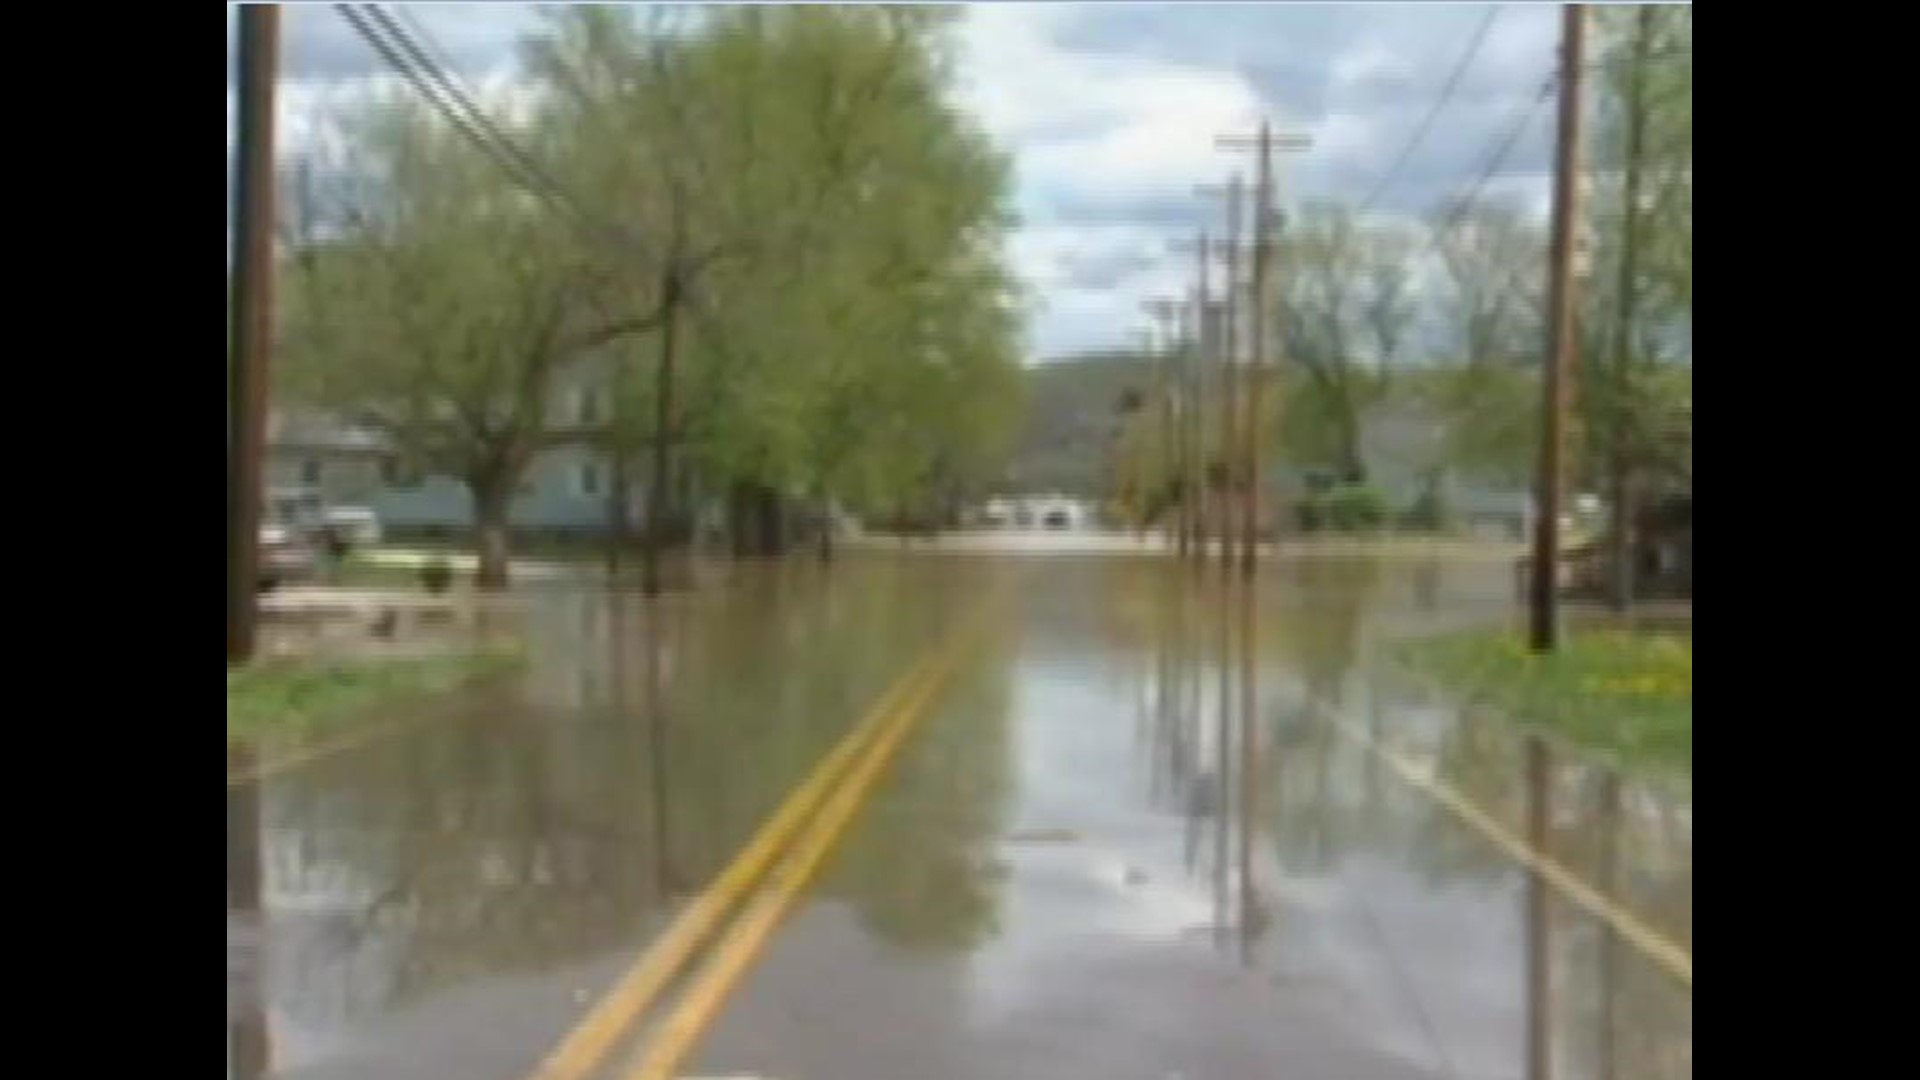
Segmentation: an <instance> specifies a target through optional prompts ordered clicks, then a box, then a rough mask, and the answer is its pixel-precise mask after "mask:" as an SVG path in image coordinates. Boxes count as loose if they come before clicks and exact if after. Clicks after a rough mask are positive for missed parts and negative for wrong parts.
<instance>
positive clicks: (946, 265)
mask: <svg viewBox="0 0 1920 1080" xmlns="http://www.w3.org/2000/svg"><path fill="white" fill-rule="evenodd" d="M669 19H670V16H663V15H660V14H658V13H652V14H651V22H650V24H649V25H648V26H646V27H644V28H643V27H641V26H639V25H637V24H636V23H635V22H634V21H633V19H632V18H631V17H630V16H629V15H628V14H626V13H622V12H610V11H606V10H603V9H569V10H566V11H562V12H559V13H556V14H554V15H552V16H551V17H550V20H549V24H550V25H549V30H548V32H547V34H546V35H545V36H544V37H542V38H541V39H539V40H538V41H536V42H535V43H534V44H533V45H531V46H530V48H529V52H530V55H531V56H532V57H533V61H534V64H533V66H534V69H535V71H536V72H537V73H539V74H540V75H541V76H542V78H543V79H544V80H545V81H547V82H549V83H551V84H552V85H553V86H554V87H555V88H556V93H555V95H554V105H553V106H552V118H551V121H550V122H551V123H552V124H553V126H555V127H556V128H557V129H558V130H562V131H569V132H574V133H576V134H575V136H574V137H573V138H571V139H570V140H565V146H566V151H565V156H564V160H565V161H566V162H567V165H566V168H565V172H566V173H567V174H569V175H572V176H575V177H577V178H578V184H577V185H576V186H578V187H582V188H585V189H586V190H590V191H593V192H595V194H596V198H597V199H598V200H600V201H604V202H605V203H607V204H608V205H609V206H610V207H612V208H614V211H615V212H617V213H618V214H619V215H621V216H622V218H623V219H624V220H626V221H629V222H631V223H632V225H633V228H634V229H635V230H636V231H638V232H640V233H642V234H644V235H651V236H654V237H665V238H668V239H667V240H665V241H662V242H661V246H663V247H667V248H670V249H675V250H678V251H679V252H680V253H681V255H682V256H684V257H685V259H686V261H687V262H688V263H690V264H692V265H696V266H698V267H699V272H698V274H697V276H695V277H693V278H692V279H691V280H688V281H686V282H685V283H684V284H685V287H686V289H687V291H688V292H689V294H690V295H691V297H692V299H691V301H690V302H689V303H688V305H687V307H686V310H685V318H684V326H685V330H686V334H687V337H686V356H687V363H686V366H685V371H684V382H683V384H682V386H683V389H682V392H681V393H680V394H678V395H676V397H677V402H676V404H677V405H678V406H679V408H680V414H681V415H680V421H681V423H682V424H684V425H685V428H686V430H687V432H688V434H689V444H688V450H689V454H690V461H691V463H692V464H693V465H694V466H696V467H697V468H698V469H699V470H700V471H701V472H703V473H704V474H705V475H707V476H708V477H710V478H712V479H714V480H715V481H716V482H718V483H720V484H725V483H730V482H734V481H745V482H751V483H756V484H764V485H766V486H768V487H770V488H772V489H774V490H777V491H781V492H786V493H791V494H804V495H810V496H819V497H826V498H834V499H837V500H840V501H843V502H846V503H849V504H852V505H854V506H856V507H860V508H866V509H877V508H883V507H890V506H892V505H894V504H896V503H898V502H900V501H902V500H910V499H913V498H918V497H924V496H926V495H928V494H929V493H930V492H931V491H932V490H933V489H934V488H936V487H938V486H940V485H942V484H947V483H964V482H968V481H976V480H978V479H979V478H981V477H982V476H984V475H990V474H991V473H992V472H993V471H994V470H995V469H996V468H997V464H998V457H999V455H1000V453H1001V452H1002V451H1003V450H1004V448H1005V446H1006V443H1007V440H1008V438H1009V436H1010V433H1011V424H1012V421H1013V419H1014V418H1015V417H1016V416H1017V410H1018V406H1019V399H1018V393H1019V383H1020V380H1019V372H1018V357H1017V355H1016V351H1015V350H1016V347H1017V342H1018V337H1019V328H1020V314H1021V312H1020V307H1019V304H1018V298H1017V297H1016V295H1015V293H1014V289H1013V285H1012V278H1011V275H1010V274H1009V273H1008V271H1007V269H1006V267H1005V265H1004V260H1003V257H1002V253H1001V250H1000V238H1001V236H1002V235H1003V233H1004V230H1005V228H1006V226H1007V225H1008V224H1009V221H1008V217H1007V214H1006V212H1005V204H1006V195H1007V182H1008V180H1007V171H1006V167H1005V163H1004V161H1003V160H1002V158H1001V157H1000V155H999V154H998V153H997V152H996V151H994V150H993V148H992V147H991V146H990V145H988V144H987V142H986V141H985V139H984V138H983V137H982V136H981V135H980V134H979V133H977V132H975V131H973V130H972V129H970V128H969V127H968V126H967V125H966V124H965V123H964V122H963V121H962V119H961V117H960V116H959V114H958V113H956V112H955V111H954V110H953V109H952V108H951V107H949V106H948V105H947V104H946V100H945V99H946V94H947V89H948V88H947V76H946V74H945V71H944V66H945V65H944V61H943V51H942V50H943V40H942V36H941V35H942V34H943V32H944V31H943V29H942V28H943V26H944V24H945V22H946V21H947V20H944V19H941V18H936V17H929V16H926V15H923V14H918V13H903V12H899V11H894V10H890V9H877V8H817V7H816V8H790V9H778V10H773V9H715V10H711V11H707V12H703V13H702V17H701V18H700V19H699V21H698V23H697V25H678V26H676V25H669V22H668V20H669ZM662 257H664V256H662ZM642 262H643V263H644V260H642ZM634 285H635V288H637V289H640V290H642V291H644V290H646V289H648V288H650V287H651V285H650V278H649V276H648V275H647V273H645V272H644V269H643V271H642V272H640V273H639V274H638V275H637V276H636V278H635V281H634ZM640 363H642V364H644V363H646V361H644V360H641V361H640ZM629 366H632V365H631V364H630V365H629ZM644 404H645V403H642V402H639V401H635V402H633V403H632V406H633V407H630V408H626V409H623V410H622V411H621V412H622V415H624V416H632V417H637V418H639V419H638V421H637V422H638V423H639V424H640V425H641V426H643V427H650V425H651V423H652V415H653V414H652V410H651V409H650V408H645V407H643V406H644Z"/></svg>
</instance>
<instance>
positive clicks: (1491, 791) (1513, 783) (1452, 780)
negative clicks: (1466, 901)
mask: <svg viewBox="0 0 1920 1080" xmlns="http://www.w3.org/2000/svg"><path fill="white" fill-rule="evenodd" d="M1524 745H1525V744H1524V740H1522V739H1520V738H1518V737H1516V735H1515V733H1514V732H1513V731H1512V730H1511V729H1509V728H1507V727H1506V726H1505V724H1504V722H1503V721H1501V720H1500V719H1499V718H1498V717H1492V716H1480V717H1474V716H1461V717H1460V718H1459V719H1458V720H1457V721H1456V722H1453V723H1450V724H1448V725H1447V729H1446V731H1445V733H1444V734H1443V735H1442V736H1441V740H1440V747H1439V762H1438V765H1439V767H1438V770H1437V773H1438V778H1439V779H1440V781H1441V782H1442V783H1445V784H1446V785H1447V786H1449V787H1451V788H1453V789H1454V790H1456V791H1458V792H1460V793H1461V794H1462V795H1464V796H1466V797H1467V798H1468V799H1470V800H1472V802H1473V803H1474V805H1476V806H1478V807H1479V808H1480V809H1482V810H1484V811H1485V812H1486V813H1487V814H1488V815H1489V816H1491V817H1492V818H1493V819H1494V820H1495V821H1498V822H1500V823H1502V824H1503V825H1505V826H1506V827H1507V828H1509V829H1514V830H1517V829H1518V828H1520V825H1521V823H1522V822H1523V821H1524V820H1525V813H1526V802H1525V800H1526V795H1527V793H1526V776H1525V771H1524V762H1523V755H1522V750H1523V749H1524ZM1427 805H1428V807H1429V809H1428V811H1427V812H1426V814H1425V817H1424V821H1423V824H1422V825H1421V828H1420V833H1419V837H1418V842H1417V844H1416V846H1415V851H1417V852H1418V853H1419V855H1418V857H1419V859H1420V862H1421V867H1422V869H1423V870H1424V871H1425V872H1426V873H1427V874H1428V875H1429V876H1430V877H1431V878H1432V879H1433V880H1435V881H1451V880H1456V879H1461V878H1479V879H1491V878H1497V877H1499V876H1501V875H1503V874H1506V873H1510V872H1511V871H1512V868H1513V864H1512V861H1511V860H1510V859H1508V858H1507V857H1506V856H1505V855H1504V854H1502V853H1501V852H1500V850H1499V849H1497V848H1495V847H1494V846H1493V845H1492V844H1491V843H1490V842H1488V841H1487V839H1486V838H1485V837H1483V836H1481V835H1480V834H1479V833H1478V832H1476V831H1474V830H1473V829H1471V828H1469V827H1468V826H1466V825H1465V824H1463V823H1461V821H1460V820H1459V819H1458V818H1456V817H1455V816H1454V815H1453V813H1452V812H1451V811H1449V810H1447V809H1446V808H1445V807H1442V806H1440V805H1439V804H1437V803H1432V802H1428V804H1427Z"/></svg>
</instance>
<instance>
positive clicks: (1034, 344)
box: [227, 3, 1559, 360]
mask: <svg viewBox="0 0 1920 1080" xmlns="http://www.w3.org/2000/svg"><path fill="white" fill-rule="evenodd" d="M406 6H407V8H408V13H409V14H410V15H411V16H412V18H413V19H414V20H415V21H417V22H418V23H419V24H420V25H422V26H424V27H425V28H426V30H427V31H428V33H429V35H430V36H431V39H432V40H433V41H434V42H435V43H436V44H437V45H438V46H439V48H440V50H441V51H442V52H443V53H444V54H446V56H447V58H448V59H449V61H450V62H451V63H452V64H453V66H454V67H455V68H456V69H457V70H459V71H460V72H461V74H462V75H463V76H464V77H465V78H466V79H467V80H468V81H469V82H470V83H472V84H474V85H476V86H479V87H481V88H483V89H482V92H483V93H510V92H511V86H512V83H513V71H514V43H515V40H516V38H517V37H519V36H520V35H522V34H523V33H525V32H526V31H527V30H528V29H530V28H531V27H532V26H533V25H534V23H535V14H534V10H533V8H532V7H531V6H530V5H523V4H414V5H406ZM1490 13H1492V21H1491V23H1490V24H1486V20H1487V19H1488V18H1489V15H1490ZM234 23H235V20H234V19H233V18H232V15H231V9H229V18H228V32H227V34H228V37H227V40H228V93H227V129H228V135H227V138H228V148H229V155H231V151H232V144H233V138H234V134H233V132H234V97H233V70H232V65H233V35H234V30H233V27H234ZM1483 24H1486V29H1485V33H1484V37H1483V38H1481V40H1480V41H1479V47H1478V49H1477V50H1473V51H1472V62H1471V64H1469V65H1468V66H1467V67H1466V68H1465V69H1464V74H1463V75H1462V76H1461V77H1460V79H1459V81H1458V83H1457V85H1456V86H1455V88H1454V91H1453V93H1452V95H1451V96H1450V97H1448V98H1447V99H1446V102H1445V106H1444V108H1443V109H1441V111H1440V112H1439V113H1438V114H1436V115H1435V116H1434V118H1433V120H1432V123H1431V126H1430V128H1429V129H1428V130H1427V132H1426V134H1425V136H1424V137H1423V138H1422V139H1421V140H1420V141H1419V142H1418V143H1412V140H1413V137H1414V135H1415V133H1416V132H1417V131H1418V130H1419V129H1420V128H1421V126H1422V124H1423V122H1424V121H1426V119H1427V117H1428V115H1429V113H1430V112H1431V110H1432V109H1433V107H1434V105H1435V104H1436V103H1437V102H1439V101H1440V100H1441V97H1442V90H1443V88H1444V87H1445V85H1446V84H1447V83H1448V81H1449V79H1450V77H1451V76H1452V75H1453V74H1454V72H1455V70H1456V68H1458V67H1459V65H1460V64H1461V63H1462V60H1463V58H1465V57H1466V56H1467V55H1468V53H1469V51H1470V46H1471V45H1472V43H1473V42H1474V40H1475V38H1476V36H1478V34H1479V32H1480V30H1481V27H1482V25H1483ZM1558 25H1559V18H1558V8H1557V7H1555V6H1553V5H1551V4H1506V5H1500V6H1499V8H1498V11H1497V13H1494V12H1493V9H1492V8H1490V7H1489V6H1487V5H1478V4H1446V3H1403V4H1342V5H1321V4H1273V3H1259V4H1202V3H1180V4H1150V3H1105V4H1094V3H1087V4H1021V3H985V4H971V5H966V6H965V10H964V17H963V19H962V21H961V24H960V27H959V29H958V35H959V37H958V41H957V45H958V51H959V58H958V59H959V63H958V72H957V80H956V82H957V85H956V86H955V88H954V92H955V94H956V98H957V101H958V102H959V103H960V104H961V105H962V106H964V107H965V108H967V109H968V110H969V111H970V112H971V113H972V114H973V115H974V116H975V117H976V118H977V119H978V120H979V122H980V123H981V125H982V126H983V127H984V129H985V130H986V131H987V132H988V133H989V134H990V135H992V136H993V137H994V139H995V140H996V141H997V142H998V144H999V145H1000V146H1001V148H1002V149H1003V150H1005V151H1006V152H1007V153H1008V154H1009V155H1010V157H1011V159H1012V162H1013V168H1014V175H1015V185H1016V192H1015V205H1016V208H1017V211H1018V215H1019V218H1020V226H1019V228H1018V229H1017V230H1016V232H1015V233H1014V234H1013V236H1012V237H1011V239H1010V244H1009V253H1010V258H1011V262H1012V264H1013V266H1014V268H1015V270H1016V271H1017V272H1018V273H1019V275H1020V276H1021V278H1022V279H1023V280H1024V281H1025V282H1026V284H1027V285H1028V288H1029V292H1030V296H1031V310H1032V318H1031V321H1030V327H1029V349H1030V354H1031V355H1032V356H1033V357H1034V358H1035V359H1039V360H1043V359H1046V358H1051V357H1057V356H1061V355H1067V354H1071V353H1075V352H1080V351H1085V350H1090V349H1099V348H1106V347H1114V346H1121V345H1127V344H1131V343H1133V342H1134V341H1135V340H1136V335H1137V334H1138V333H1139V331H1141V330H1142V329H1144V328H1145V326H1146V325H1147V318H1146V316H1145V315H1144V313H1143V312H1142V309H1141V305H1142V304H1143V303H1144V302H1145V301H1146V300H1147V299H1148V298H1150V297H1154V296H1164V295H1173V294H1176V293H1180V292H1183V291H1184V290H1185V289H1187V288H1188V287H1189V286H1190V282H1191V278H1192V275H1193V261H1194V260H1193V256H1192V255H1191V254H1190V253H1188V252H1187V251H1185V250H1181V249H1178V248H1175V247H1174V246H1173V242H1175V241H1178V242H1180V243H1181V244H1186V243H1188V242H1190V240H1191V238H1192V237H1193V236H1194V234H1195V232H1196V231H1197V230H1198V229H1200V228H1203V227H1206V228H1211V229H1217V228H1218V227H1219V225H1220V220H1221V217H1222V210H1221V207H1220V203H1219V201H1218V200H1217V199H1213V198H1210V197H1208V196H1206V195H1204V194H1201V193H1199V192H1197V191H1196V188H1197V187H1198V186H1199V185H1208V184H1218V183H1220V182H1222V181H1223V180H1225V179H1226V177H1227V175H1228V173H1229V172H1231V171H1233V170H1235V169H1241V170H1250V168H1251V165H1252V161H1251V155H1248V154H1246V153H1244V152H1236V151H1232V150H1222V149H1220V148H1218V147H1217V146H1216V144H1215V136H1216V135H1218V134H1228V133H1242V132H1251V131H1252V130H1254V128H1255V127H1256V125H1257V124H1258V123H1259V121H1260V120H1261V119H1262V118H1263V117H1264V118H1266V119H1268V120H1270V121H1271V122H1272V123H1273V124H1274V125H1275V127H1276V130H1279V131H1284V132H1290V133H1298V134H1303V135H1306V136H1309V137H1310V138H1311V140H1312V145H1311V146H1310V147H1309V148H1307V149H1305V150H1302V151H1298V152H1291V153H1287V154H1285V155H1281V156H1280V158H1279V166H1280V169H1279V173H1280V177H1279V179H1280V199H1281V202H1282V204H1283V205H1294V204H1297V202H1298V201H1300V200H1305V199H1320V198H1333V199H1341V200H1345V201H1347V202H1350V203H1354V204H1358V203H1360V202H1361V201H1362V200H1363V199H1364V198H1366V197H1367V196H1368V195H1369V194H1370V193H1372V192H1373V191H1374V189H1375V188H1376V186H1377V185H1379V184H1380V182H1381V181H1382V179H1383V178H1386V177H1388V176H1389V173H1390V172H1391V182H1390V183H1388V184H1387V186H1386V187H1385V188H1384V189H1382V190H1381V191H1380V194H1379V197H1378V198H1377V200H1376V201H1375V202H1374V204H1373V205H1372V207H1371V208H1370V212H1371V213H1372V214H1373V215H1375V216H1377V217H1379V218H1381V219H1382V220H1392V219H1396V218H1412V217H1425V216H1428V215H1429V214H1430V212H1431V210H1432V209H1433V207H1435V206H1436V205H1438V204H1439V203H1441V202H1442V201H1443V200H1445V199H1446V198H1448V197H1450V196H1455V195H1458V194H1460V193H1462V192H1463V191H1465V190H1466V189H1468V188H1469V187H1471V186H1472V185H1473V184H1474V183H1475V182H1476V181H1477V180H1479V178H1480V176H1481V174H1482V171H1483V167H1484V164H1485V162H1486V161H1487V160H1488V156H1489V154H1491V153H1492V152H1493V150H1494V148H1495V147H1496V146H1497V145H1498V144H1499V143H1500V142H1501V141H1502V140H1503V138H1505V137H1506V136H1507V134H1508V133H1509V132H1510V131H1512V130H1513V129H1514V128H1515V127H1516V125H1517V124H1519V123H1520V122H1521V121H1522V120H1523V118H1525V126H1524V127H1523V128H1521V133H1520V135H1519V137H1518V138H1517V140H1516V141H1515V142H1514V144H1513V147H1512V149H1511V151H1510V152H1509V153H1508V154H1507V155H1506V156H1505V157H1504V159H1503V163H1502V165H1501V167H1500V168H1499V169H1498V170H1497V171H1496V172H1494V173H1493V175H1492V176H1491V178H1490V179H1489V180H1488V181H1487V182H1486V183H1485V184H1484V185H1483V186H1482V187H1481V189H1480V190H1481V191H1482V192H1483V193H1484V194H1487V195H1491V196H1495V197H1508V198H1513V199H1517V200H1520V201H1521V202H1523V203H1524V205H1526V206H1528V207H1530V208H1531V209H1532V210H1533V211H1534V212H1535V213H1537V214H1544V212H1545V208H1546V205H1547V199H1548V181H1547V176H1548V165H1549V159H1550V156H1551V147H1552V115H1551V110H1550V109H1549V108H1545V107H1536V99H1537V95H1538V93H1539V90H1540V87H1541V83H1542V80H1543V79H1544V78H1545V77H1546V76H1547V74H1548V73H1549V72H1550V71H1551V70H1552V67H1553V60H1554V49H1555V46H1556V43H1557V38H1558ZM282 41H283V57H282V84H281V106H280V112H281V117H282V120H281V130H282V138H283V141H284V143H285V144H286V146H288V147H295V146H298V145H300V144H301V143H302V142H303V141H304V140H308V139H310V138H312V137H313V134H312V132H311V131H310V129H309V128H308V127H307V125H306V124H305V122H304V121H305V118H306V115H307V114H308V111H309V110H310V109H311V107H312V106H313V105H314V103H316V102H317V101H320V100H323V99H325V98H326V97H328V96H329V95H331V94H334V93H339V92H343V91H345V92H351V91H352V90H353V89H354V88H356V87H363V86H365V85H367V84H368V83H369V82H370V81H372V80H376V79H382V78H383V72H384V68H383V67H382V66H381V63H380V61H379V59H378V57H377V56H375V55H374V54H373V53H372V51H371V50H370V49H369V48H368V47H367V46H366V45H365V44H364V43H363V42H361V41H360V39H359V38H358V37H356V36H355V35H354V33H353V31H352V30H351V28H349V27H348V26H347V24H346V23H345V22H344V21H342V20H341V19H340V17H339V16H338V15H337V14H335V12H334V11H333V10H332V9H331V7H330V6H328V5H325V4H316V5H288V6H287V7H286V8H285V13H284V16H283V25H282ZM1410 144H1411V145H1412V150H1411V152H1408V147H1409V145H1410ZM1403 154H1404V162H1403V163H1402V164H1401V165H1400V167H1399V168H1398V169H1394V165H1395V163H1396V161H1399V160H1401V159H1402V157H1403ZM229 182H230V181H229Z"/></svg>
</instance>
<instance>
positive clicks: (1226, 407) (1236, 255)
mask: <svg viewBox="0 0 1920 1080" xmlns="http://www.w3.org/2000/svg"><path fill="white" fill-rule="evenodd" d="M1226 269H1227V286H1226V305H1225V311H1224V314H1223V318H1224V321H1225V323H1226V326H1225V327H1224V328H1223V329H1222V331H1221V334H1220V361H1221V363H1220V371H1221V377H1220V382H1221V398H1220V460H1222V461H1223V462H1225V463H1226V473H1227V475H1226V480H1227V485H1226V492H1225V494H1226V498H1225V501H1224V504H1223V505H1222V507H1221V514H1220V528H1221V535H1220V568H1221V569H1222V570H1231V569H1232V568H1233V539H1234V536H1235V534H1236V532H1244V531H1246V529H1248V528H1249V527H1250V526H1251V524H1252V523H1251V522H1248V521H1244V520H1242V521H1240V522H1239V526H1240V527H1239V529H1238V530H1236V529H1235V528H1234V525H1235V515H1236V511H1237V509H1238V507H1237V506H1236V505H1235V503H1236V500H1235V499H1234V497H1233V496H1234V492H1235V491H1237V490H1238V488H1239V484H1240V482H1241V475H1240V474H1241V469H1240V468H1239V466H1238V464H1237V462H1236V460H1235V459H1236V457H1237V456H1238V455H1237V454H1236V452H1235V451H1236V447H1237V446H1238V443H1236V442H1235V441H1234V440H1235V438H1236V437H1237V435H1238V432H1239V429H1240V425H1239V424H1238V423H1237V422H1236V421H1235V412H1234V410H1235V409H1237V408H1238V407H1239V397H1240V389H1239V382H1240V375H1239V367H1240V354H1239V344H1240V174H1239V173H1234V174H1233V176H1232V177H1230V178H1228V180H1227V267H1226ZM1241 516H1242V517H1244V515H1241Z"/></svg>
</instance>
